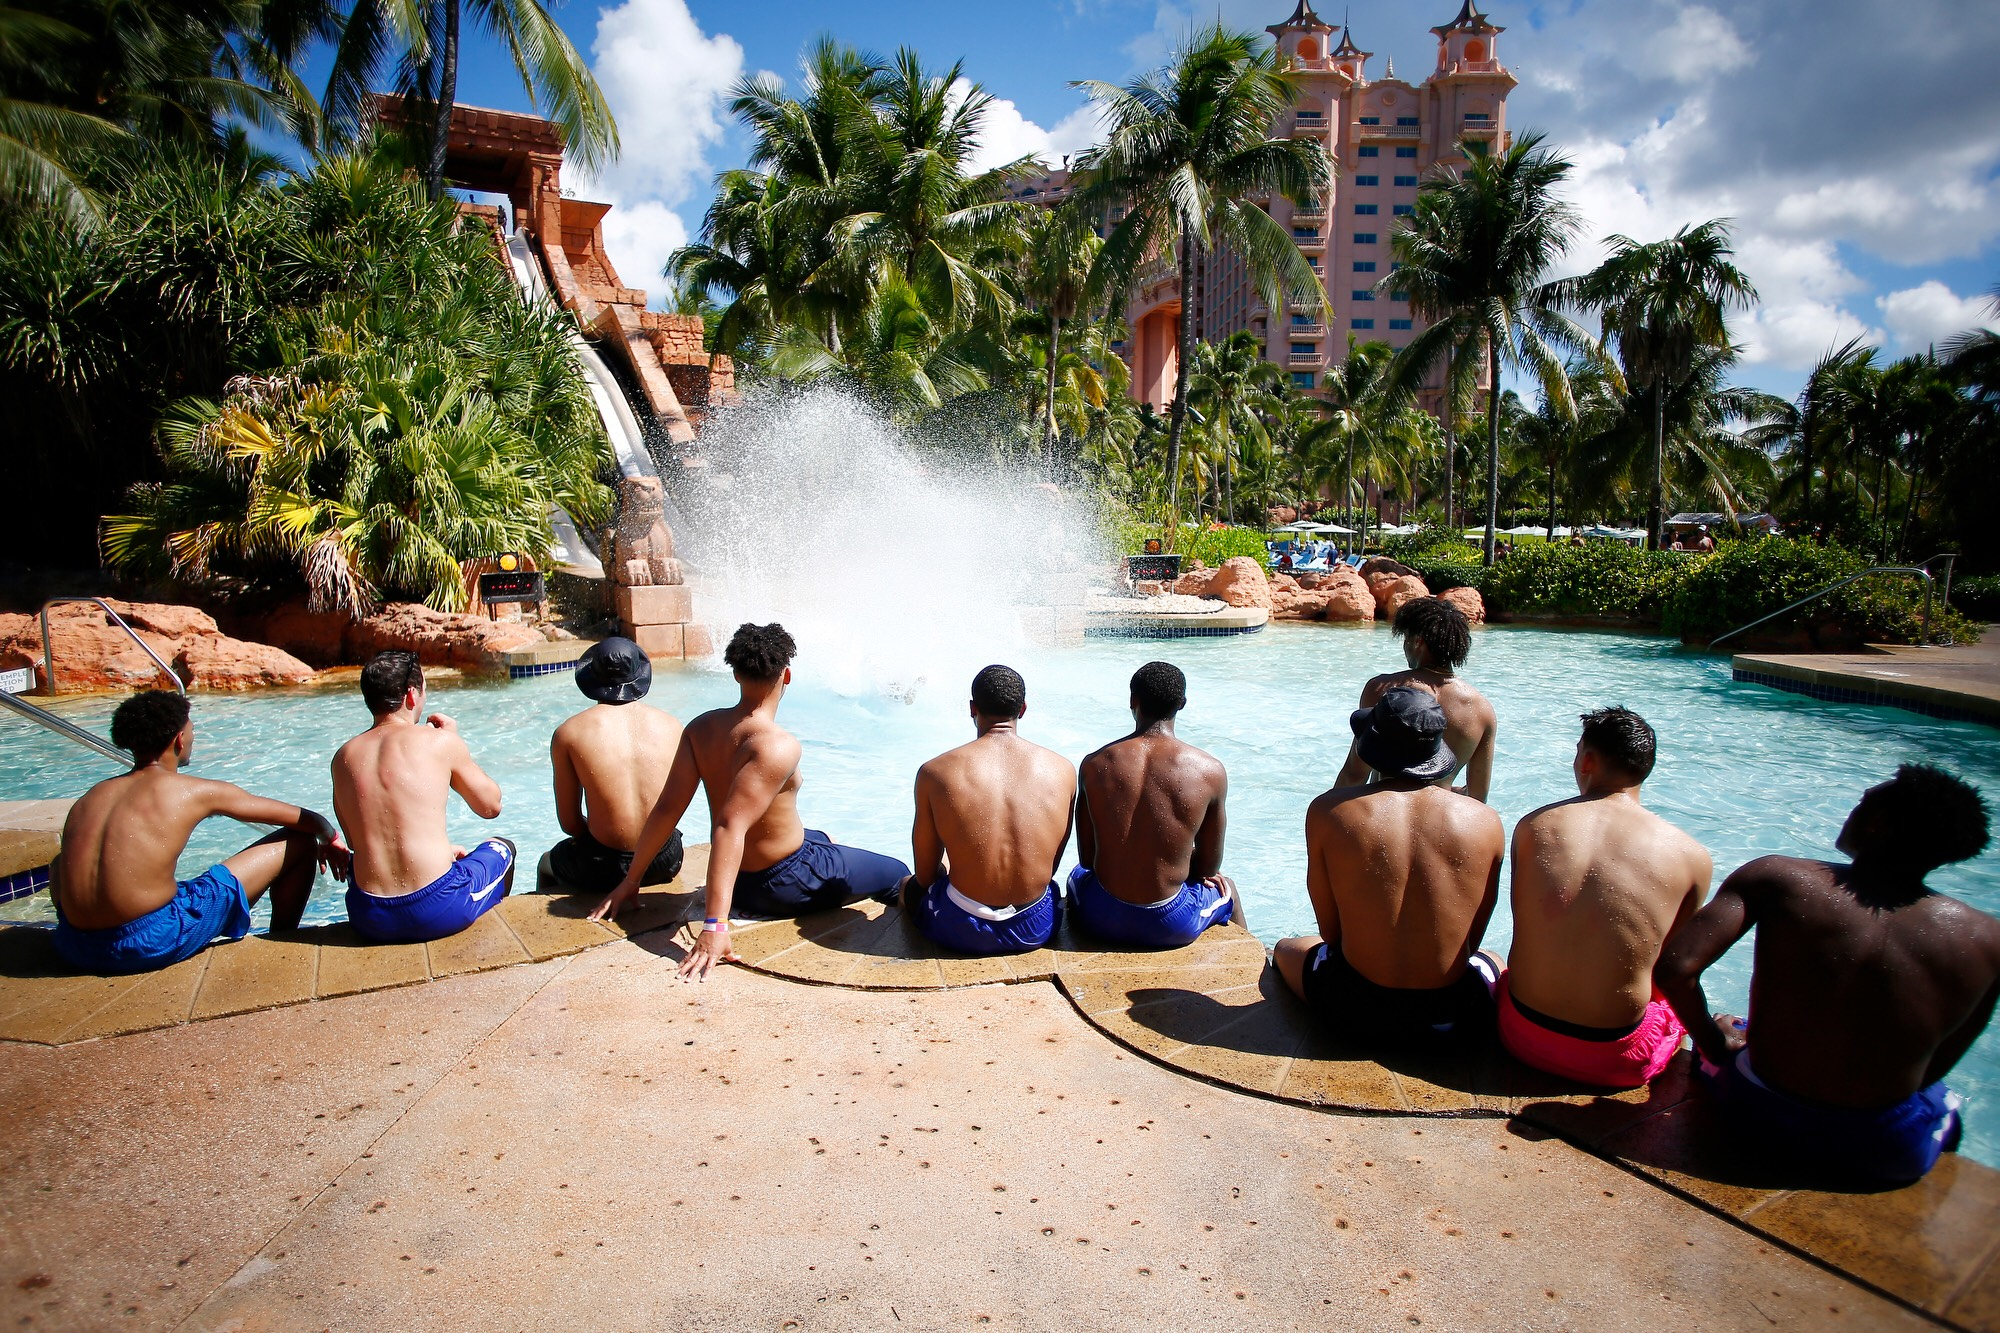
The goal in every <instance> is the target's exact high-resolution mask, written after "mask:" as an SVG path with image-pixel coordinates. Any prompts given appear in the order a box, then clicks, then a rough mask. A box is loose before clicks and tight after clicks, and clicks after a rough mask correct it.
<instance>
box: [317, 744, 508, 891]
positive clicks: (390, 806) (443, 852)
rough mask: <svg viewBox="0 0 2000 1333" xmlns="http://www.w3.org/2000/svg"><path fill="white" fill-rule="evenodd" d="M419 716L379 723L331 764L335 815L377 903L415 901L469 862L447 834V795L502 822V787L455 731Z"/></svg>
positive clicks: (359, 881) (361, 882)
mask: <svg viewBox="0 0 2000 1333" xmlns="http://www.w3.org/2000/svg"><path fill="white" fill-rule="evenodd" d="M415 716H416V712H415V710H407V711H403V712H398V713H393V714H388V715H385V716H383V717H378V718H377V719H376V722H375V725H374V726H372V727H370V728H369V729H368V730H367V731H364V732H362V733H361V734H360V735H359V736H356V737H355V738H354V739H353V740H351V741H349V742H347V744H345V745H343V746H341V747H340V750H339V751H338V753H336V754H335V755H334V757H333V809H334V814H335V815H336V817H337V818H338V819H339V820H340V826H341V828H342V829H344V830H345V831H346V833H347V840H348V845H349V846H351V847H352V848H353V849H354V886H355V887H356V888H358V889H360V890H361V891H362V892H363V893H369V894H374V895H376V896H377V897H383V898H394V897H400V896H402V895H404V894H408V893H413V892H415V891H416V890H418V889H421V888H423V887H424V886H426V885H428V884H430V883H432V882H433V881H435V880H437V879H438V878H439V877H440V876H442V875H443V874H444V873H445V872H446V871H447V870H450V869H451V867H452V863H453V862H454V861H456V860H457V859H458V858H459V857H460V856H462V855H463V854H464V849H463V848H460V847H457V846H454V845H453V843H452V841H451V836H450V835H449V834H448V833H447V832H446V831H445V805H446V800H447V797H448V795H449V793H451V792H454V791H455V792H457V793H458V794H459V796H460V797H461V798H463V799H464V801H465V803H466V805H468V806H469V807H471V809H472V812H473V813H474V814H476V815H478V816H479V817H480V818H481V819H496V818H498V817H499V814H500V800H501V797H500V785H499V784H498V783H496V782H494V781H493V779H492V778H490V777H488V776H487V775H486V773H485V772H484V770H482V769H481V768H480V767H479V765H478V764H476V763H474V762H473V759H472V752H471V750H469V749H468V748H466V744H465V741H464V739H463V738H461V737H460V736H459V734H458V726H457V724H456V723H454V722H453V721H452V720H451V719H450V718H448V717H446V716H445V715H444V714H442V713H433V714H431V715H430V716H429V717H427V718H425V719H424V720H423V721H422V722H421V723H419V722H417V721H416V720H415Z"/></svg>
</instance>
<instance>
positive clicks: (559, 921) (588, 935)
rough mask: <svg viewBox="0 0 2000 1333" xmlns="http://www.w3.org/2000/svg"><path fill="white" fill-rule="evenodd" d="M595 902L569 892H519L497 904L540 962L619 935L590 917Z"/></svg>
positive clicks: (497, 911) (608, 940) (506, 920)
mask: <svg viewBox="0 0 2000 1333" xmlns="http://www.w3.org/2000/svg"><path fill="white" fill-rule="evenodd" d="M594 905H595V904H593V903H591V902H589V901H588V900H587V899H585V898H581V897H574V896H571V895H568V894H541V893H537V894H519V895H514V896H510V897H509V898H508V899H507V900H506V901H505V902H502V903H501V904H500V905H499V906H498V907H496V908H494V909H493V911H494V914H495V915H497V916H499V917H500V918H501V919H502V920H503V921H505V922H506V923H507V928H508V929H509V930H511V931H513V932H514V938H515V939H517V940H519V941H520V942H521V947H522V948H524V949H526V950H527V951H528V956H529V957H530V958H532V959H534V960H535V961H536V962H538V963H539V962H541V961H542V960H543V959H545V958H561V957H563V956H564V955H565V954H572V953H581V952H582V951H583V950H585V949H588V948H591V947H592V946H594V945H599V944H606V943H609V942H610V941H611V940H613V939H616V938H617V937H616V936H615V935H613V934H612V933H611V932H610V931H608V930H606V929H605V928H604V927H603V926H602V925H600V924H599V923H598V922H595V921H592V920H590V919H589V917H590V911H591V909H592V907H593V906H594Z"/></svg>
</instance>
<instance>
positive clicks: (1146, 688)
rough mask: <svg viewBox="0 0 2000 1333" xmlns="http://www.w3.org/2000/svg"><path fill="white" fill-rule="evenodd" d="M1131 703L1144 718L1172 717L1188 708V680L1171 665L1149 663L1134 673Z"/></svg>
mask: <svg viewBox="0 0 2000 1333" xmlns="http://www.w3.org/2000/svg"><path fill="white" fill-rule="evenodd" d="M1132 703H1133V706H1134V707H1136V708H1137V709H1138V710H1139V716H1141V717H1146V718H1152V719H1154V720H1155V721H1158V720H1159V719H1161V718H1169V717H1173V716H1174V715H1175V714H1177V713H1179V712H1180V711H1181V709H1183V708H1186V707H1187V677H1186V676H1184V675H1182V674H1181V669H1180V668H1179V667H1177V666H1175V665H1174V664H1173V663H1172V662H1148V663H1146V665H1144V666H1142V667H1140V668H1139V669H1138V670H1137V671H1134V672H1133V673H1132Z"/></svg>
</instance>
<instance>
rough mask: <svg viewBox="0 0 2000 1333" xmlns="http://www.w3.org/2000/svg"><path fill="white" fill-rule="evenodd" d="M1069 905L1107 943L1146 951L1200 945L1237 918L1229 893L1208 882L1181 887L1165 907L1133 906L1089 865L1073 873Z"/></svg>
mask: <svg viewBox="0 0 2000 1333" xmlns="http://www.w3.org/2000/svg"><path fill="white" fill-rule="evenodd" d="M1069 905H1070V910H1071V911H1072V912H1075V913H1076V921H1077V924H1078V925H1081V926H1082V927H1083V928H1084V929H1085V930H1087V931H1089V932H1090V933H1091V934H1093V935H1095V936H1097V937H1098V938H1099V939H1101V940H1106V941H1109V942H1110V943H1113V944H1129V945H1134V946H1136V947H1138V948H1141V949H1178V948H1180V947H1181V946H1182V945H1184V944H1192V943H1194V941H1195V939H1196V937H1198V936H1199V935H1200V934H1201V932H1203V931H1204V930H1207V929H1208V928H1209V927H1210V926H1216V925H1221V924H1222V923H1223V922H1225V921H1227V920H1229V918H1230V917H1231V916H1232V915H1234V911H1235V909H1234V907H1233V905H1232V904H1231V902H1230V899H1229V895H1228V894H1226V893H1224V892H1223V891H1222V890H1220V889H1216V888H1211V887H1209V886H1208V885H1206V884H1201V883H1191V884H1183V885H1181V889H1180V892H1179V893H1176V894H1175V895H1174V896H1173V897H1171V898H1169V899H1167V900H1166V901H1165V902H1161V903H1150V904H1141V903H1128V902H1126V901H1125V900H1124V899H1123V898H1114V897H1112V896H1111V891H1110V890H1109V889H1107V888H1105V887H1104V886H1103V885H1102V884H1100V883H1098V882H1097V876H1096V875H1095V874H1093V873H1092V872H1091V871H1089V870H1087V869H1085V868H1084V867H1083V866H1078V867H1077V868H1076V869H1074V870H1072V871H1070V872H1069Z"/></svg>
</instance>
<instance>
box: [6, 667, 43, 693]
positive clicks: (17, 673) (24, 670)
mask: <svg viewBox="0 0 2000 1333" xmlns="http://www.w3.org/2000/svg"><path fill="white" fill-rule="evenodd" d="M34 688H35V669H34V668H33V667H16V668H15V669H14V670H12V671H0V690H5V691H7V693H9V694H26V693H27V692H28V691H29V690H32V689H34Z"/></svg>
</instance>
